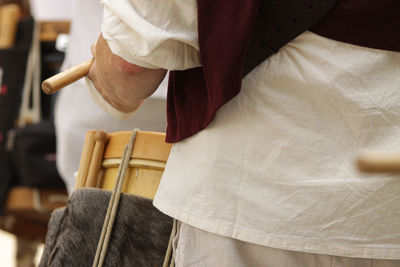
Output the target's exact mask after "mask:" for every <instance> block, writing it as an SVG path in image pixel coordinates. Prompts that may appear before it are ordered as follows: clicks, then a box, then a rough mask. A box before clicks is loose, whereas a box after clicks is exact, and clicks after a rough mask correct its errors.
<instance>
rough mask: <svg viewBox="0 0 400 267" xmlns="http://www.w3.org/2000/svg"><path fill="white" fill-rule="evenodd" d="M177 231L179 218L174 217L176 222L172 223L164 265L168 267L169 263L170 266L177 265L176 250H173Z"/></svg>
mask: <svg viewBox="0 0 400 267" xmlns="http://www.w3.org/2000/svg"><path fill="white" fill-rule="evenodd" d="M176 231H177V220H175V219H174V222H173V224H172V230H171V235H170V236H169V241H168V248H167V252H166V253H165V258H164V263H163V267H168V263H169V267H174V266H175V252H174V251H173V248H172V244H173V242H174V238H175V235H176Z"/></svg>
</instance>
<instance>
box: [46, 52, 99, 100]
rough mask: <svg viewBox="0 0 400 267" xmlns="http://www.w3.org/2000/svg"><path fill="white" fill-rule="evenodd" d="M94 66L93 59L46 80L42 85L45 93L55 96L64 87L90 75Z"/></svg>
mask: <svg viewBox="0 0 400 267" xmlns="http://www.w3.org/2000/svg"><path fill="white" fill-rule="evenodd" d="M92 64H93V58H91V59H88V60H86V61H84V62H82V63H80V64H78V65H76V66H73V67H71V68H69V69H67V70H65V71H63V72H60V73H58V74H56V75H54V76H52V77H50V78H48V79H47V80H44V81H43V83H42V90H43V92H45V93H46V94H48V95H50V94H53V93H55V92H57V91H58V90H60V89H62V88H63V87H65V86H67V85H69V84H71V83H73V82H75V81H77V80H79V79H81V78H83V77H85V76H86V75H87V74H88V73H89V69H90V67H91V66H92Z"/></svg>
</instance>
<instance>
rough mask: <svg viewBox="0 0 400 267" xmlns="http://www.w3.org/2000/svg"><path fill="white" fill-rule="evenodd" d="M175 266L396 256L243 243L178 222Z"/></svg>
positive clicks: (361, 266)
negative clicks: (338, 253) (343, 254)
mask: <svg viewBox="0 0 400 267" xmlns="http://www.w3.org/2000/svg"><path fill="white" fill-rule="evenodd" d="M174 257H175V266H177V267H189V266H191V267H192V266H193V267H203V266H204V267H213V266H216V267H225V266H226V267H236V266H237V267H245V266H246V267H259V266H263V267H264V266H266V267H317V266H318V267H367V266H368V267H400V260H379V259H361V258H349V257H339V256H330V255H323V254H312V253H304V252H296V251H288V250H281V249H274V248H269V247H264V246H259V245H255V244H251V243H246V242H243V241H239V240H236V239H232V238H228V237H224V236H220V235H215V234H212V233H210V232H206V231H203V230H200V229H197V228H195V227H192V226H190V225H187V224H184V223H178V231H177V234H176V236H175V239H174Z"/></svg>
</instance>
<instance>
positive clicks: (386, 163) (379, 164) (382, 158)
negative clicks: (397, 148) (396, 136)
mask: <svg viewBox="0 0 400 267" xmlns="http://www.w3.org/2000/svg"><path fill="white" fill-rule="evenodd" d="M357 167H358V169H359V170H360V171H363V172H400V153H398V152H397V153H389V152H388V153H385V152H369V153H363V154H361V155H360V156H359V157H358V159H357Z"/></svg>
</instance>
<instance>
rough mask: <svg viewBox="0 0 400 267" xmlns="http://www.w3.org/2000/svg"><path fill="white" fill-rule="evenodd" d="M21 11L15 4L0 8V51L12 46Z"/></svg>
mask: <svg viewBox="0 0 400 267" xmlns="http://www.w3.org/2000/svg"><path fill="white" fill-rule="evenodd" d="M20 17H21V10H20V8H19V6H18V5H16V4H8V5H4V6H1V7H0V49H4V48H10V47H12V46H13V45H14V42H15V36H16V33H17V27H18V21H19V19H20Z"/></svg>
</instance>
